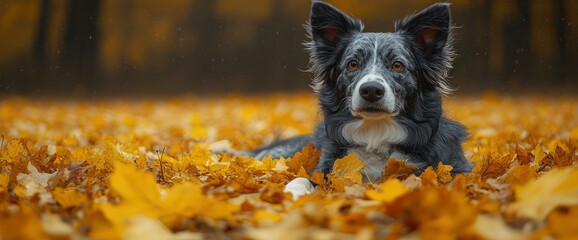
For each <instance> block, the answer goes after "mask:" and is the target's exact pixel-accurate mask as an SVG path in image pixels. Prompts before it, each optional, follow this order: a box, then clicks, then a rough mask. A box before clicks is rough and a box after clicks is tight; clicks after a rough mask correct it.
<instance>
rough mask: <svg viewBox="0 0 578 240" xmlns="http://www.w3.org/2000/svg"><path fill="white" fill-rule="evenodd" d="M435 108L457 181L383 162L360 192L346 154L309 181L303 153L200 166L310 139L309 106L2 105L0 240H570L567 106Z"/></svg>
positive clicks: (357, 164) (170, 102)
mask: <svg viewBox="0 0 578 240" xmlns="http://www.w3.org/2000/svg"><path fill="white" fill-rule="evenodd" d="M445 101H446V104H445V109H446V112H447V115H448V116H450V117H452V118H455V119H457V120H459V121H461V122H463V123H464V124H465V125H467V126H468V128H469V131H470V137H469V140H468V141H467V142H466V143H465V144H464V149H465V152H466V155H467V158H468V159H470V160H471V161H472V162H473V163H475V168H474V170H473V172H472V173H471V174H467V175H457V176H455V177H452V176H451V175H450V174H449V172H450V171H451V166H445V165H441V164H440V165H438V166H437V168H430V169H428V170H426V171H425V172H424V173H423V174H421V176H415V175H413V174H412V170H413V169H412V168H411V167H408V166H405V165H404V163H403V161H401V160H402V159H397V160H396V159H389V160H388V161H389V164H388V166H387V168H386V169H385V173H384V176H383V178H382V179H381V180H379V181H377V182H367V183H362V182H361V179H362V174H363V170H362V167H363V165H362V163H361V161H359V160H358V159H357V158H356V157H355V156H354V155H352V156H348V157H346V158H344V159H340V160H338V162H337V163H336V164H335V169H334V173H333V174H331V175H330V176H323V175H322V174H319V173H315V174H313V175H312V176H309V175H308V174H307V173H308V172H309V170H310V169H312V168H313V166H314V165H315V163H316V161H317V158H318V156H319V151H318V150H316V149H313V148H312V147H307V148H305V149H304V150H303V152H302V153H298V154H296V155H295V156H293V157H292V158H289V159H265V160H264V161H262V162H260V161H257V160H255V159H251V158H247V157H235V156H232V155H220V156H219V155H214V154H212V153H211V150H219V149H250V148H254V147H258V146H260V145H261V144H263V143H268V142H271V141H274V140H275V139H278V138H284V137H289V136H294V135H297V134H305V133H308V132H310V131H311V130H312V128H313V127H314V125H315V122H316V121H318V120H319V119H320V116H319V112H318V109H317V107H316V101H315V97H314V96H312V95H309V94H287V95H274V96H258V97H256V96H253V97H247V96H226V97H223V96H218V97H208V98H207V97H205V98H197V97H182V98H175V99H163V100H99V101H93V102H77V101H69V100H42V101H40V100H27V99H22V98H7V99H3V100H0V119H1V120H0V133H1V134H2V136H3V137H2V140H1V144H0V169H1V171H0V239H46V238H48V239H50V238H54V239H67V238H73V239H83V238H96V239H115V238H127V239H147V238H148V239H207V238H208V239H213V238H241V239H382V238H390V239H397V238H416V237H420V238H424V239H436V238H437V239H446V238H448V237H458V238H467V239H484V238H492V239H527V238H537V239H542V238H544V237H554V238H559V239H564V238H567V239H571V238H574V239H575V237H576V236H577V235H578V170H577V168H576V166H578V161H577V160H578V156H577V150H576V149H577V148H578V99H573V98H564V97H557V98H555V99H552V98H541V97H527V96H525V97H508V96H497V95H492V94H485V95H482V96H463V97H460V96H452V97H449V98H447V99H445ZM386 160H387V159H386ZM360 170H361V171H360ZM296 177H307V178H309V179H310V180H311V181H313V182H315V183H317V184H318V186H317V192H316V193H313V194H311V195H306V196H304V197H301V198H299V199H298V200H293V198H292V196H291V195H290V194H288V193H284V192H283V187H284V185H285V184H286V183H287V182H288V181H290V180H292V179H294V178H296ZM324 179H327V181H325V180H324Z"/></svg>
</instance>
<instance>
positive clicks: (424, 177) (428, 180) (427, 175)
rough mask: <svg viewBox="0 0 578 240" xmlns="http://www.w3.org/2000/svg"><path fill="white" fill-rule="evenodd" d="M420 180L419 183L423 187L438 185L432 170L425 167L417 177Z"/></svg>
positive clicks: (435, 174)
mask: <svg viewBox="0 0 578 240" xmlns="http://www.w3.org/2000/svg"><path fill="white" fill-rule="evenodd" d="M419 177H420V178H421V182H422V183H423V185H424V186H431V185H437V184H438V174H437V173H436V172H435V171H434V170H433V168H432V167H431V166H430V167H427V168H426V169H425V171H423V173H421V175H420V176H419Z"/></svg>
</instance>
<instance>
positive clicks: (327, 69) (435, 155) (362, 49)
mask: <svg viewBox="0 0 578 240" xmlns="http://www.w3.org/2000/svg"><path fill="white" fill-rule="evenodd" d="M451 28H452V27H451V21H450V7H449V4H447V3H440V4H434V5H432V6H430V7H428V8H427V9H425V10H423V11H421V12H419V13H417V14H415V15H412V16H409V17H406V18H405V19H403V20H401V21H398V22H396V23H395V32H391V33H366V32H363V23H362V22H361V21H359V20H356V19H353V18H351V17H349V16H348V15H346V14H344V13H343V12H341V11H340V10H338V9H337V8H335V7H333V6H332V5H330V4H328V3H324V2H320V1H314V2H313V5H312V8H311V19H310V21H309V23H308V24H307V30H308V32H309V36H310V41H309V42H307V43H306V44H305V45H306V49H307V51H308V52H309V53H310V55H311V59H310V66H311V68H310V71H311V72H312V73H313V75H314V80H313V88H314V89H315V91H316V92H317V93H318V96H319V104H320V107H321V110H322V112H323V116H324V120H323V121H322V122H320V123H319V125H318V126H317V128H316V129H315V132H314V133H313V134H312V135H311V136H299V137H295V138H290V139H286V140H282V141H280V142H277V143H274V144H272V145H269V146H266V147H264V148H261V149H257V150H254V151H250V152H241V154H243V153H244V154H249V155H252V156H254V157H257V158H263V157H265V156H268V155H272V156H273V157H274V158H277V157H281V156H283V157H290V156H292V155H293V154H294V153H295V152H297V151H299V150H301V148H302V147H303V146H305V145H306V144H307V143H309V142H312V143H313V144H314V145H315V146H316V147H317V148H319V149H321V152H322V154H321V158H320V161H319V164H318V165H317V167H316V169H315V170H317V171H321V172H323V173H330V172H331V170H332V168H333V163H334V162H335V160H336V159H338V158H342V157H344V156H346V155H347V154H350V153H355V154H356V155H357V156H358V157H359V158H360V159H361V160H363V161H364V164H365V169H364V170H362V171H364V172H363V174H362V175H363V176H364V180H374V179H377V178H379V177H380V176H381V174H382V173H383V171H384V169H385V165H386V163H387V160H388V159H389V158H390V157H394V158H396V159H399V160H407V163H409V164H411V165H415V166H417V170H416V173H418V174H419V173H421V172H422V171H423V170H425V168H427V167H428V166H433V167H434V168H435V167H436V166H437V164H438V162H440V161H441V162H443V163H444V164H449V165H451V166H453V172H452V173H453V174H455V173H460V172H469V171H471V169H472V165H471V164H470V163H468V161H467V160H466V158H465V157H464V154H463V151H462V148H461V143H462V142H463V141H464V140H465V139H466V135H467V133H466V128H465V127H464V126H463V125H461V124H459V123H457V122H455V121H452V120H450V119H447V118H445V117H444V115H443V111H442V98H441V95H442V94H445V93H449V92H450V91H451V89H450V88H449V86H448V83H447V82H446V78H447V75H448V70H449V69H450V68H451V62H452V59H453V57H454V53H453V49H452V32H451V30H452V29H451Z"/></svg>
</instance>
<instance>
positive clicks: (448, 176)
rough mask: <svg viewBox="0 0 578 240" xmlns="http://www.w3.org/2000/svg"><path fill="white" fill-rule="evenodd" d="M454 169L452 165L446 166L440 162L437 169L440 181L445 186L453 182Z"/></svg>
mask: <svg viewBox="0 0 578 240" xmlns="http://www.w3.org/2000/svg"><path fill="white" fill-rule="evenodd" d="M453 169H454V167H452V166H451V165H444V164H443V163H442V162H439V163H438V167H437V168H436V174H437V175H438V180H439V181H440V182H441V183H444V184H445V183H449V182H451V181H452V170H453Z"/></svg>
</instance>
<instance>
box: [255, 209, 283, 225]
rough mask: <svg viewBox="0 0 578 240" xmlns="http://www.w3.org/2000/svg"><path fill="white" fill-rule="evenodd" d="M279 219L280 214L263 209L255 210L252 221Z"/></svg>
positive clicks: (273, 220)
mask: <svg viewBox="0 0 578 240" xmlns="http://www.w3.org/2000/svg"><path fill="white" fill-rule="evenodd" d="M279 221H281V215H279V214H278V213H274V212H270V211H267V210H264V209H259V210H257V212H255V215H254V216H253V222H255V223H261V222H265V223H266V222H270V223H276V222H279Z"/></svg>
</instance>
